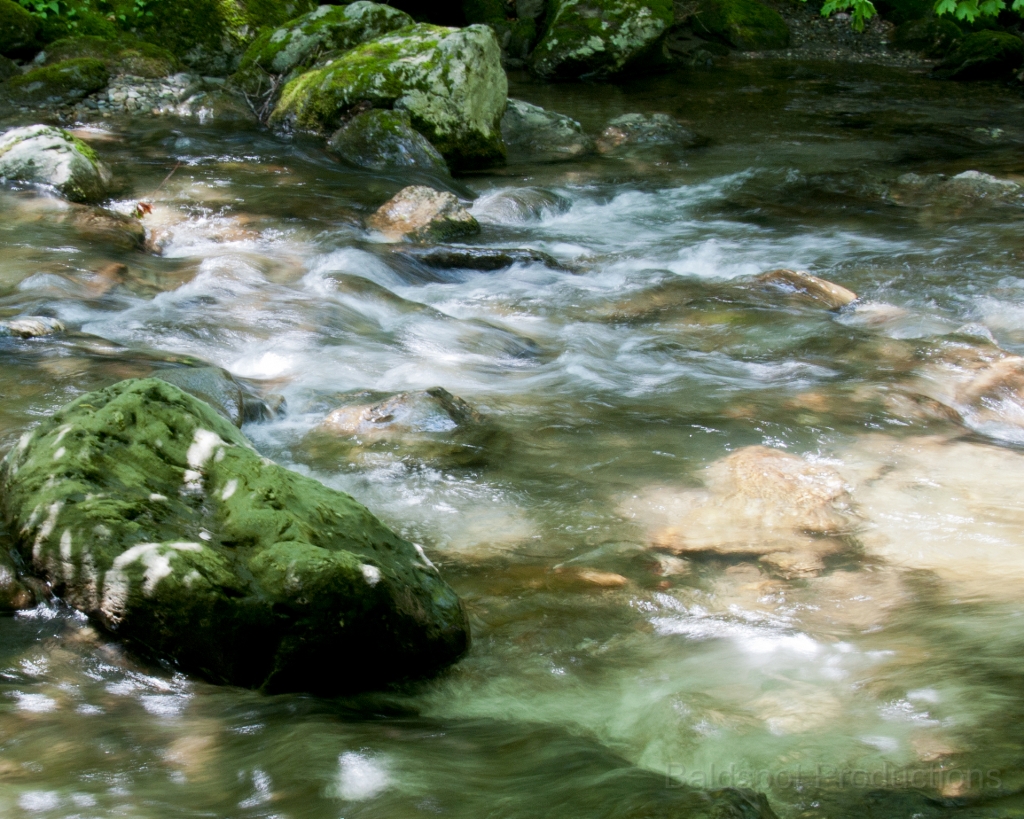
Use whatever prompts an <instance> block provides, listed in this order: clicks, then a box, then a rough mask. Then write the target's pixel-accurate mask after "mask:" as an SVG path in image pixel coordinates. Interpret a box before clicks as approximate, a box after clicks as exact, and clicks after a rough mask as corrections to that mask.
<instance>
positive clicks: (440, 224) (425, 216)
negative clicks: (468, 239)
mask: <svg viewBox="0 0 1024 819" xmlns="http://www.w3.org/2000/svg"><path fill="white" fill-rule="evenodd" d="M366 225H367V227H369V228H370V229H371V230H375V231H377V232H378V233H382V234H383V235H384V237H385V238H387V239H389V240H391V241H399V240H401V239H408V240H411V241H414V242H422V241H447V240H449V239H457V238H460V237H462V236H472V235H473V234H474V233H479V232H480V225H479V224H478V223H477V221H476V219H474V218H473V217H472V215H470V213H469V211H467V210H466V209H465V208H464V207H463V206H462V205H461V204H460V202H459V200H458V199H457V198H456V197H455V195H454V194H451V193H448V192H447V191H437V190H434V189H433V188H428V187H426V186H424V185H412V186H410V187H408V188H402V190H400V191H399V192H398V193H396V194H395V195H394V196H393V197H392V198H391V199H390V200H388V201H387V202H385V203H384V204H383V205H381V206H380V208H379V209H378V210H377V212H376V213H374V214H373V215H372V216H371V217H370V218H369V219H367V220H366Z"/></svg>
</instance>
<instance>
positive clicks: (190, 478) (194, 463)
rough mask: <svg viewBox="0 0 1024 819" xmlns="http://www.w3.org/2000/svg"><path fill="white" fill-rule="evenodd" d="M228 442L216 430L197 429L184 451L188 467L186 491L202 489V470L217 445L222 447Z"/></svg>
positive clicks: (199, 490) (186, 471)
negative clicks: (186, 449)
mask: <svg viewBox="0 0 1024 819" xmlns="http://www.w3.org/2000/svg"><path fill="white" fill-rule="evenodd" d="M227 445H228V444H227V443H226V442H225V441H224V440H223V439H221V437H220V436H219V435H218V434H217V433H216V432H211V431H210V430H208V429H197V430H196V432H195V436H194V437H193V438H192V444H191V446H189V448H188V451H187V452H186V453H185V459H186V460H187V461H188V466H189V468H188V469H186V470H185V486H184V491H186V492H201V491H202V489H203V472H204V470H205V467H206V464H207V462H209V460H210V458H211V457H212V456H213V453H214V450H215V449H217V447H224V446H227Z"/></svg>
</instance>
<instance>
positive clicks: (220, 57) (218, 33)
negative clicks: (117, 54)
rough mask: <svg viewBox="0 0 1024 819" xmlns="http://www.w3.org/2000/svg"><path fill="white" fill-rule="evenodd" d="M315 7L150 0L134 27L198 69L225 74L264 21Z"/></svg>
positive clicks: (302, 2) (281, 1)
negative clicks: (144, 12)
mask: <svg viewBox="0 0 1024 819" xmlns="http://www.w3.org/2000/svg"><path fill="white" fill-rule="evenodd" d="M315 7H316V5H315V3H313V2H312V0H261V2H259V3H254V2H244V1H243V0H149V2H147V3H146V14H145V15H144V16H143V17H142V18H141V19H139V21H138V24H137V25H136V27H135V31H136V33H137V35H138V36H139V37H140V38H141V39H143V40H145V41H147V42H150V43H155V44H156V45H159V46H161V47H162V48H166V49H167V50H168V51H170V52H171V53H172V54H174V55H175V56H176V57H177V58H178V59H180V60H181V61H182V62H183V63H185V64H186V65H187V66H189V67H190V68H191V69H193V70H194V71H196V72H198V73H200V74H203V75H204V76H217V77H222V76H226V75H227V74H230V73H232V72H234V71H235V70H237V68H238V65H239V63H240V61H241V58H242V54H243V53H244V52H245V50H246V48H248V46H249V45H250V43H252V42H253V41H254V40H255V39H256V37H257V35H259V34H260V33H261V32H262V31H263V30H264V29H265V28H266V27H275V28H276V27H277V26H280V25H282V24H283V23H285V22H286V21H288V20H292V19H294V18H296V17H298V16H299V15H302V14H306V13H307V12H310V11H312V10H313V9H314V8H315Z"/></svg>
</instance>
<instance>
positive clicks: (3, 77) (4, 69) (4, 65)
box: [0, 56, 21, 83]
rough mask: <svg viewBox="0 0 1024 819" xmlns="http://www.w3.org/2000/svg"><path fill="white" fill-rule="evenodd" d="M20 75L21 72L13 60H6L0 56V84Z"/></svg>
mask: <svg viewBox="0 0 1024 819" xmlns="http://www.w3.org/2000/svg"><path fill="white" fill-rule="evenodd" d="M20 73H21V70H20V69H19V68H18V64H17V63H16V62H14V60H8V59H7V58H6V57H3V56H0V83H2V82H6V81H7V80H9V79H10V78H11V77H15V76H17V75H18V74H20Z"/></svg>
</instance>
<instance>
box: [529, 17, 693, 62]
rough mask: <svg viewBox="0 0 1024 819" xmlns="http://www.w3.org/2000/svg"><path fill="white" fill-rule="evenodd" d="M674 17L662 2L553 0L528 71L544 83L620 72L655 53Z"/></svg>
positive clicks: (531, 56)
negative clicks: (543, 80) (549, 80)
mask: <svg viewBox="0 0 1024 819" xmlns="http://www.w3.org/2000/svg"><path fill="white" fill-rule="evenodd" d="M673 19H674V11H673V7H672V3H670V2H665V0H654V2H641V1H640V0H555V1H554V2H552V3H551V4H550V5H549V7H548V23H547V30H546V31H545V32H544V36H543V37H542V38H541V40H540V42H539V43H538V44H537V47H536V48H535V49H534V50H533V54H531V55H530V70H531V71H532V72H533V73H534V74H536V75H537V76H539V77H542V78H543V79H580V78H595V79H601V78H606V77H612V76H615V75H616V74H621V73H622V72H623V71H625V70H626V69H628V68H630V67H632V66H633V65H634V64H636V63H637V62H639V61H640V60H642V59H643V58H644V57H646V56H648V55H649V54H650V53H651V52H652V51H653V50H654V49H655V47H656V45H657V43H658V41H659V40H660V39H661V37H662V36H663V35H664V34H665V32H666V31H668V28H669V26H671V25H672V21H673Z"/></svg>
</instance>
